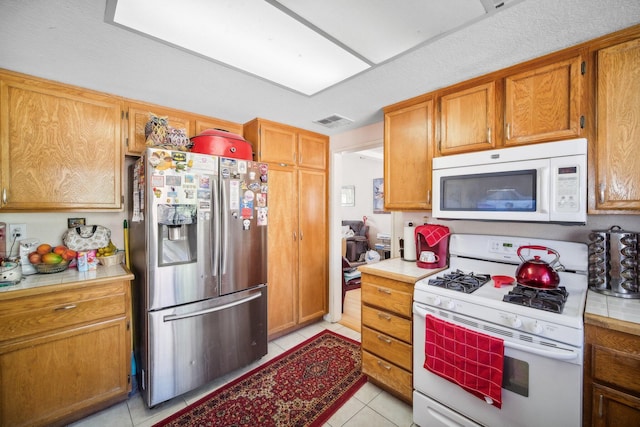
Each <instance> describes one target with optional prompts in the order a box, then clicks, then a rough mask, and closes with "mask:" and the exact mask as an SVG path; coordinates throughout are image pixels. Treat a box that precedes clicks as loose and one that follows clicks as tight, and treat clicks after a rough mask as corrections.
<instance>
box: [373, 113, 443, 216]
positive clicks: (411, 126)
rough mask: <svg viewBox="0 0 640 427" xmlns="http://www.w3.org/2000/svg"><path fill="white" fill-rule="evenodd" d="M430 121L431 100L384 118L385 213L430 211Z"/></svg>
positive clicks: (431, 152) (431, 114)
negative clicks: (389, 211)
mask: <svg viewBox="0 0 640 427" xmlns="http://www.w3.org/2000/svg"><path fill="white" fill-rule="evenodd" d="M432 117H433V101H432V100H429V101H426V102H421V103H419V104H416V105H411V106H408V107H405V108H402V109H400V110H396V111H390V112H388V113H386V114H385V116H384V179H385V183H384V184H385V187H386V188H385V189H384V207H385V209H388V210H405V209H431V159H432V156H433V146H432V137H433V136H432V135H433V132H432V129H433V124H432V123H433V122H432Z"/></svg>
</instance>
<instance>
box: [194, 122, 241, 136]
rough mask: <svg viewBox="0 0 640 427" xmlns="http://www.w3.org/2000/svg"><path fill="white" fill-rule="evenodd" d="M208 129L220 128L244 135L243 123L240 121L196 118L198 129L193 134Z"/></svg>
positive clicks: (198, 133)
mask: <svg viewBox="0 0 640 427" xmlns="http://www.w3.org/2000/svg"><path fill="white" fill-rule="evenodd" d="M207 129H220V130H225V131H227V132H231V133H235V134H236V135H242V125H241V124H238V123H233V122H228V121H226V120H217V119H196V130H195V132H194V133H193V135H189V136H190V137H191V136H195V135H200V134H201V133H202V132H204V131H205V130H207Z"/></svg>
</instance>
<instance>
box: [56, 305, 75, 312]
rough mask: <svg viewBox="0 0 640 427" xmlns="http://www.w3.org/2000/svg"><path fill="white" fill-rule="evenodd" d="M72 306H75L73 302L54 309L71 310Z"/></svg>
mask: <svg viewBox="0 0 640 427" xmlns="http://www.w3.org/2000/svg"><path fill="white" fill-rule="evenodd" d="M72 308H76V305H75V304H69V305H65V306H64V307H58V308H56V309H55V311H62V310H71V309H72Z"/></svg>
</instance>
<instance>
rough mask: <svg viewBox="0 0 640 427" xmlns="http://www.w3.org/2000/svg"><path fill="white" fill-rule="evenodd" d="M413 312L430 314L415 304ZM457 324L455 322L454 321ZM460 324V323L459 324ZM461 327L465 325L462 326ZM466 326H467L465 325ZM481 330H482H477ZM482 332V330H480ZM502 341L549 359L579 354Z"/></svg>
mask: <svg viewBox="0 0 640 427" xmlns="http://www.w3.org/2000/svg"><path fill="white" fill-rule="evenodd" d="M413 312H414V313H415V314H417V315H418V316H420V317H422V318H426V317H427V314H430V313H429V312H428V311H427V310H425V309H424V308H422V307H420V306H419V305H417V304H414V305H413ZM447 321H448V322H450V321H449V320H447ZM456 324H457V323H456ZM459 326H462V325H459ZM462 327H466V326H462ZM467 328H468V327H467ZM479 332H482V331H479ZM482 333H484V332H482ZM490 336H492V337H494V338H499V336H497V335H490ZM502 342H503V343H504V346H505V347H506V348H511V349H514V350H520V351H524V352H525V353H531V354H537V355H538V356H543V357H548V358H549V359H556V360H573V359H577V358H578V356H579V352H576V351H571V350H563V349H560V350H543V349H539V348H535V347H529V346H526V345H522V344H518V343H515V342H511V341H507V340H504V339H503V340H502Z"/></svg>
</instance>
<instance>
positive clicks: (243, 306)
mask: <svg viewBox="0 0 640 427" xmlns="http://www.w3.org/2000/svg"><path fill="white" fill-rule="evenodd" d="M148 319H149V320H148V322H149V335H148V340H149V342H148V346H147V347H148V354H147V355H146V357H145V359H146V360H147V364H146V366H143V374H142V378H141V379H140V382H141V384H142V388H143V389H142V395H143V398H144V399H145V401H146V402H147V405H148V406H149V407H151V406H154V405H157V404H158V403H161V402H164V401H166V400H169V399H171V398H173V397H175V396H178V395H180V394H182V393H185V392H187V391H189V390H193V389H194V388H197V387H199V386H201V385H203V384H206V383H207V382H210V381H212V380H213V379H215V378H217V377H219V376H221V375H224V374H226V373H228V372H231V371H233V370H235V369H238V368H240V367H242V366H246V365H248V364H250V363H251V362H253V361H255V360H258V359H260V358H261V357H263V356H264V355H265V354H267V287H266V286H259V287H257V288H254V289H251V290H248V291H244V292H239V293H236V294H234V295H229V296H225V297H220V298H214V299H211V300H207V301H202V302H199V303H194V304H187V305H184V306H180V307H173V308H168V309H164V310H159V311H154V312H149V313H148ZM149 370H152V372H151V373H150V372H149ZM145 381H146V382H145Z"/></svg>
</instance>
